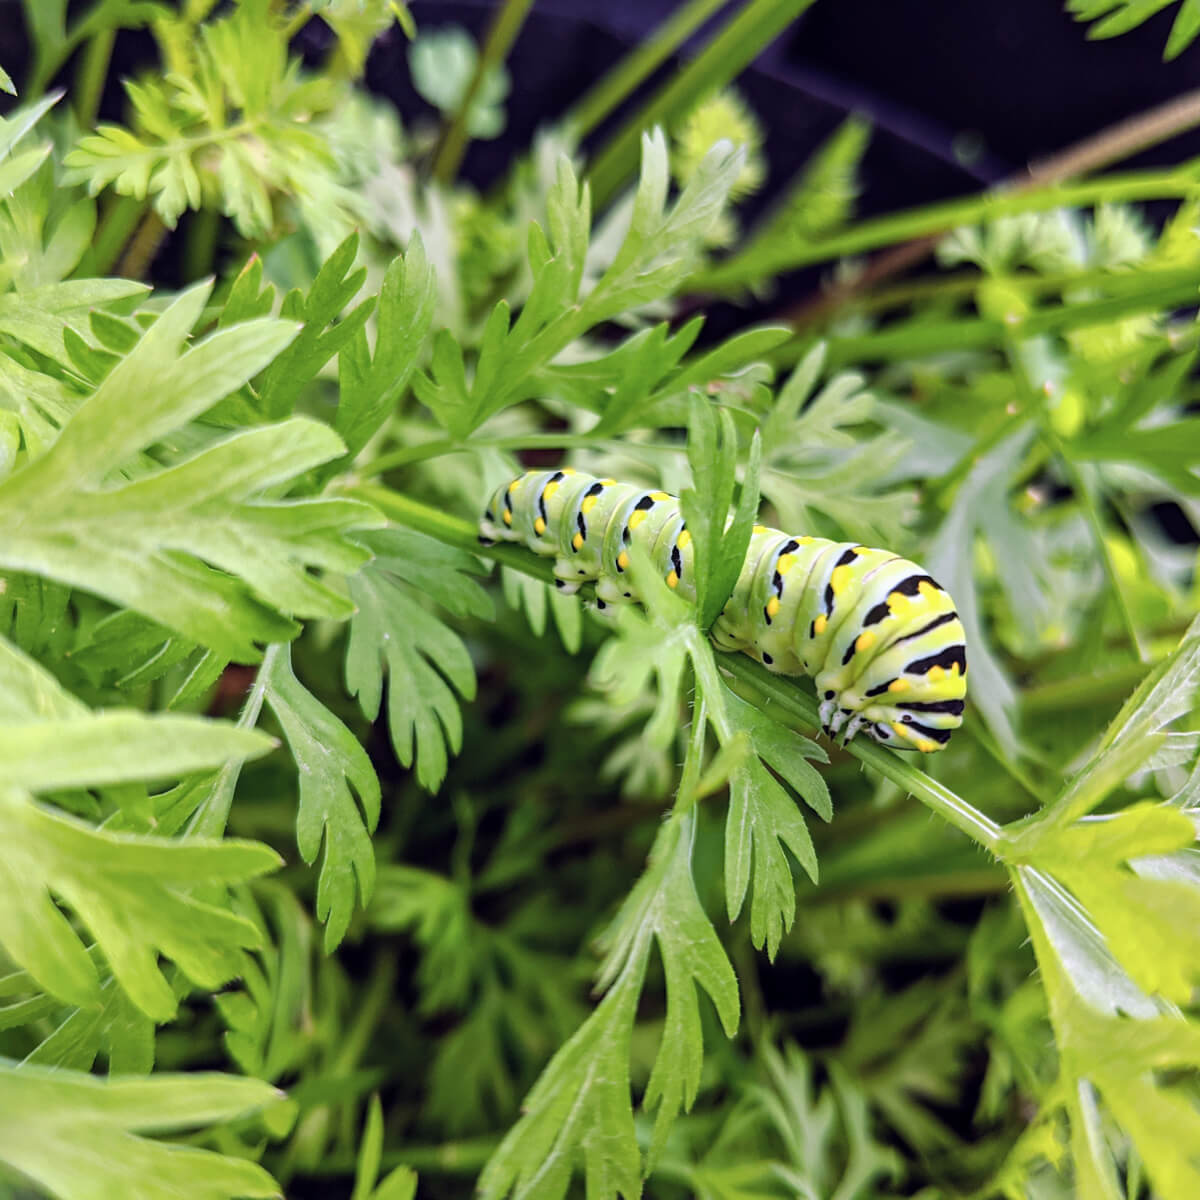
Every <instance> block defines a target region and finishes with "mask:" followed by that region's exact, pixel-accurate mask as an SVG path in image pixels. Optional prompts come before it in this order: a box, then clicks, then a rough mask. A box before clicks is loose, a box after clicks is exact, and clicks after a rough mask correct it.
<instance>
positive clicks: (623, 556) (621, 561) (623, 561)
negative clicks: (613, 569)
mask: <svg viewBox="0 0 1200 1200" xmlns="http://www.w3.org/2000/svg"><path fill="white" fill-rule="evenodd" d="M617 566H618V567H620V568H621V570H622V571H624V570H625V568H626V567H628V566H629V555H628V553H627V552H626V551H624V550H622V551H621V553H620V554H618V555H617Z"/></svg>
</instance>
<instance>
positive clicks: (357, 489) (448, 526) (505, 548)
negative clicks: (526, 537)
mask: <svg viewBox="0 0 1200 1200" xmlns="http://www.w3.org/2000/svg"><path fill="white" fill-rule="evenodd" d="M345 494H346V495H348V496H354V497H356V498H357V499H359V500H365V501H366V502H367V503H368V504H373V505H374V506H375V507H376V508H377V509H379V511H380V512H382V513H383V514H384V515H385V516H386V517H388V519H389V520H392V521H395V522H396V524H397V525H404V526H405V527H406V528H408V529H415V530H417V531H418V532H420V533H427V534H429V536H430V537H433V538H437V540H438V541H439V542H444V543H445V544H446V545H447V546H457V547H458V549H460V550H467V551H469V552H470V553H472V554H482V555H484V556H485V557H486V558H491V559H494V560H495V561H496V562H498V563H501V564H503V565H504V566H506V567H512V568H513V569H514V570H517V571H521V572H523V573H524V574H526V575H532V576H533V577H534V578H535V579H541V580H543V581H544V582H546V583H550V582H552V581H553V579H554V567H553V565H552V564H551V562H550V560H549V559H548V558H538V557H537V556H536V555H533V554H530V553H529V551H528V550H525V549H523V548H522V547H520V546H516V545H511V544H501V545H495V546H481V545H480V544H479V534H478V532H477V530H476V528H475V526H474V525H472V524H471V523H470V522H469V521H464V520H463V519H462V518H461V517H455V516H451V515H450V514H449V513H446V512H442V511H441V510H440V509H436V508H430V507H429V506H428V505H426V504H422V503H421V502H420V501H418V500H412V499H410V498H409V497H408V496H404V495H401V493H400V492H394V491H392V490H391V489H390V488H385V487H379V486H377V485H372V484H360V485H357V486H352V487H349V488H347V489H346V490H345Z"/></svg>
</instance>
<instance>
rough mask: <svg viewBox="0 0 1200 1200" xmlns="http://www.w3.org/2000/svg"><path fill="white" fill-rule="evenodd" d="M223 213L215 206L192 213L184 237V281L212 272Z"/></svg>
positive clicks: (190, 280)
mask: <svg viewBox="0 0 1200 1200" xmlns="http://www.w3.org/2000/svg"><path fill="white" fill-rule="evenodd" d="M220 228H221V214H220V213H219V212H217V210H216V209H215V208H201V209H197V210H196V211H195V212H193V213H190V214H189V217H188V222H187V231H186V233H185V234H184V238H183V281H184V283H191V282H193V281H195V280H197V279H203V278H204V277H205V276H206V275H210V274H212V269H213V260H214V259H215V258H216V253H217V234H218V232H219V231H220Z"/></svg>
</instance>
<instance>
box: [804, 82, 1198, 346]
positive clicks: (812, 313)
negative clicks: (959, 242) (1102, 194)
mask: <svg viewBox="0 0 1200 1200" xmlns="http://www.w3.org/2000/svg"><path fill="white" fill-rule="evenodd" d="M1197 124H1200V90H1196V91H1191V92H1187V93H1185V94H1184V95H1182V96H1178V97H1176V98H1175V99H1174V100H1168V101H1167V102H1166V103H1164V104H1160V105H1158V106H1157V107H1156V108H1152V109H1150V110H1148V111H1147V112H1144V113H1141V114H1139V115H1138V116H1135V117H1129V118H1128V119H1126V120H1123V121H1118V122H1117V123H1116V124H1115V125H1110V126H1109V127H1108V128H1107V129H1103V130H1101V131H1100V132H1099V133H1097V134H1094V135H1093V136H1092V137H1088V138H1084V139H1083V140H1082V141H1080V142H1077V143H1076V144H1075V145H1074V146H1069V147H1068V148H1067V149H1066V150H1064V151H1062V152H1061V153H1060V154H1056V155H1053V156H1051V157H1050V158H1046V159H1042V160H1040V161H1037V162H1034V163H1031V164H1030V165H1029V167H1028V168H1027V169H1026V170H1025V171H1021V172H1018V173H1017V174H1016V175H1013V176H1010V178H1009V179H1008V180H1006V181H1005V182H1004V183H1003V184H1001V185H1000V186H1001V188H1008V189H1011V190H1013V191H1016V192H1030V191H1032V190H1033V189H1036V188H1041V187H1045V186H1046V185H1048V184H1053V183H1060V182H1063V181H1065V180H1067V179H1071V178H1073V177H1075V176H1079V175H1086V174H1088V173H1090V172H1092V171H1095V170H1098V169H1099V168H1101V167H1106V166H1109V165H1111V164H1112V163H1115V162H1120V161H1121V160H1122V159H1125V158H1128V157H1130V156H1131V155H1133V154H1136V153H1138V152H1140V151H1142V150H1146V149H1148V148H1149V147H1151V146H1156V145H1158V144H1159V143H1160V142H1163V141H1166V140H1167V139H1168V138H1171V137H1174V136H1175V135H1176V134H1180V133H1183V132H1185V131H1186V130H1188V129H1191V128H1193V127H1194V126H1195V125H1197ZM962 223H965V222H959V224H962ZM949 228H952V226H947V227H946V228H944V229H943V230H941V233H945V232H947V231H948V230H949ZM941 233H930V234H928V235H927V236H925V237H922V238H921V239H920V240H918V241H915V242H913V243H911V244H910V245H907V246H898V247H896V248H895V249H893V250H891V251H890V252H889V253H887V254H883V255H881V256H880V257H879V258H877V259H876V260H875V261H874V262H873V263H871V264H870V266H868V267H867V269H866V270H865V271H864V272H862V274H861V275H859V277H858V278H857V279H854V280H851V281H849V282H847V283H846V284H845V285H843V286H842V287H839V288H835V289H833V290H832V291H831V292H829V293H827V294H826V295H824V296H819V297H818V298H817V299H815V300H810V301H806V302H804V303H803V304H799V305H796V306H794V307H793V308H792V309H791V310H790V311H789V312H788V318H789V319H790V320H791V321H793V322H794V323H796V324H800V325H807V324H812V323H814V322H816V321H819V320H823V319H826V318H828V317H829V316H830V315H831V314H832V313H833V312H835V311H836V310H837V309H839V308H841V307H842V306H843V305H844V304H845V303H846V302H847V301H848V300H850V299H852V298H853V297H854V296H856V295H859V294H861V293H863V292H865V291H869V290H870V289H871V288H872V287H873V286H874V285H875V284H877V283H879V282H880V281H881V280H883V279H887V278H889V277H890V276H892V275H896V274H899V273H900V272H901V271H904V270H907V269H908V268H909V267H913V266H916V265H917V264H918V263H920V262H922V261H923V260H924V259H925V258H926V257H928V255H929V254H931V253H932V252H933V250H934V248H935V247H936V245H937V243H938V241H939V239H940V236H941Z"/></svg>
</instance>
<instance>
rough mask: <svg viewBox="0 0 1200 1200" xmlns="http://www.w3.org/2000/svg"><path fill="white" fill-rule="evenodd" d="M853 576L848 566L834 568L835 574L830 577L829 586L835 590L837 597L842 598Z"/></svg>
mask: <svg viewBox="0 0 1200 1200" xmlns="http://www.w3.org/2000/svg"><path fill="white" fill-rule="evenodd" d="M851 574H852V572H851V570H850V568H849V567H848V566H843V567H834V568H833V574H832V575H830V577H829V586H830V587H831V588H833V594H834V595H835V596H840V595H841V594H842V593H843V592H844V591H845V590H846V588H847V587H848V586H849V584H850V577H851Z"/></svg>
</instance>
